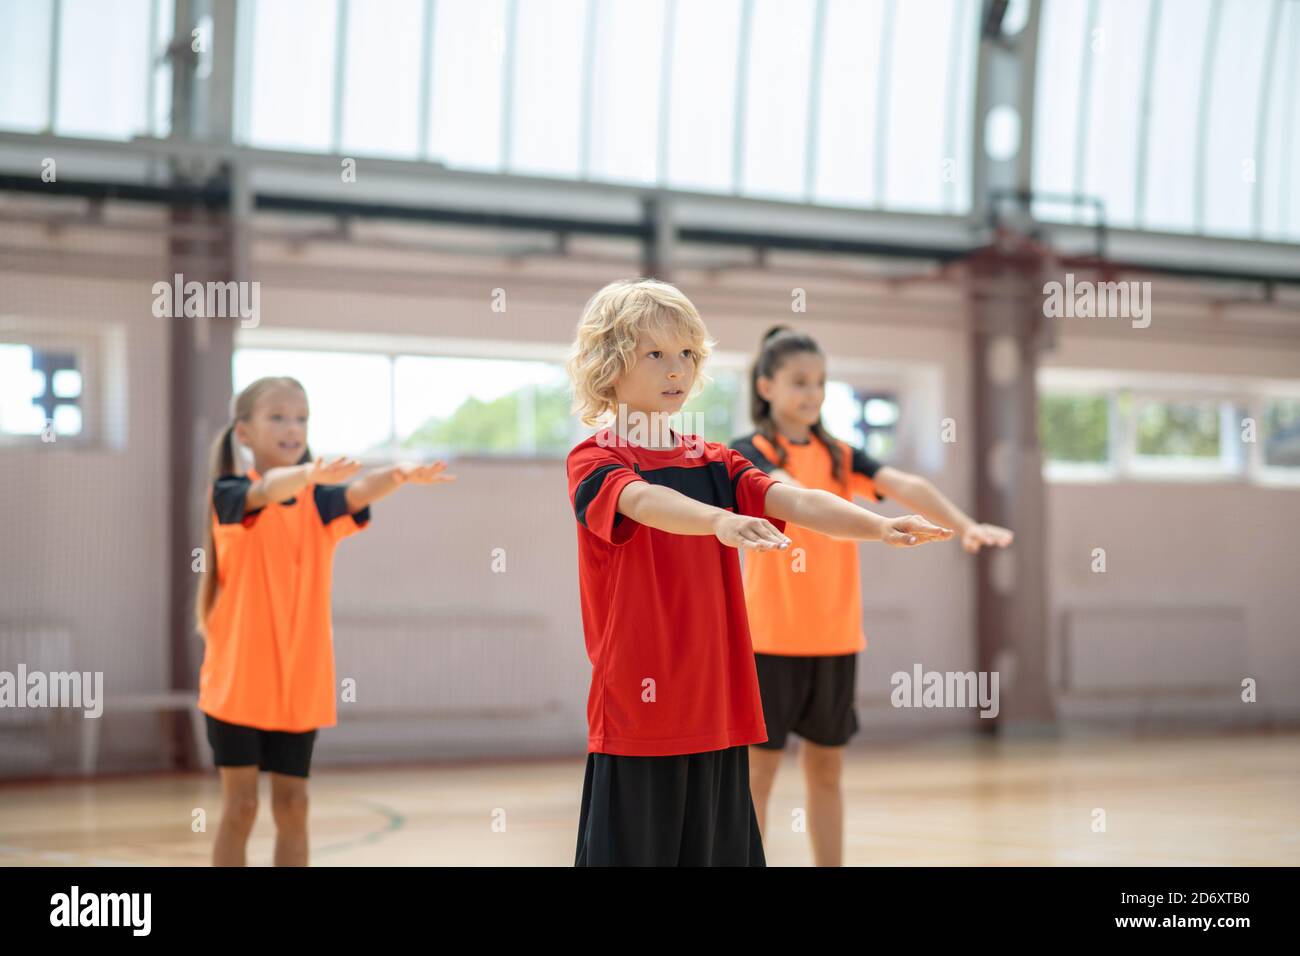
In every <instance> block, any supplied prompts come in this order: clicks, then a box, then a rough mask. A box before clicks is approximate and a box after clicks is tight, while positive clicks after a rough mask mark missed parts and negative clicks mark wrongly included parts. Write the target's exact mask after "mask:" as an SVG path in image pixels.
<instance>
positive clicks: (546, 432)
mask: <svg viewBox="0 0 1300 956" xmlns="http://www.w3.org/2000/svg"><path fill="white" fill-rule="evenodd" d="M395 368H396V379H395V381H396V387H395V390H394V396H395V401H394V414H395V416H396V417H395V421H396V436H395V437H396V440H397V444H398V446H399V447H400V448H401V449H402V451H403V452H406V451H408V450H409V451H419V452H422V453H424V454H426V455H428V456H429V457H436V456H437V455H444V454H453V453H460V454H465V453H476V454H515V455H518V454H525V455H537V454H543V455H564V454H567V453H568V451H569V449H570V448H572V447H573V445H574V444H576V438H575V436H574V434H573V430H574V424H573V423H574V421H575V419H574V418H573V416H572V415H571V414H570V412H569V407H570V403H571V390H570V388H569V380H568V376H567V375H566V374H565V371H564V368H563V367H562V366H561V365H559V364H558V363H555V362H530V361H518V360H509V359H478V358H430V357H427V356H416V355H401V356H398V357H397V358H396V360H395Z"/></svg>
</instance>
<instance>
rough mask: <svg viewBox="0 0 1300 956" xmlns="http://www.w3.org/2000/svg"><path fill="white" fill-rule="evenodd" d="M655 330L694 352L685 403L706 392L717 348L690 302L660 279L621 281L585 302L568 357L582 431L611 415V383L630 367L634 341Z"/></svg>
mask: <svg viewBox="0 0 1300 956" xmlns="http://www.w3.org/2000/svg"><path fill="white" fill-rule="evenodd" d="M656 329H666V330H670V331H673V332H680V333H682V334H683V336H684V337H685V338H686V339H688V340H689V341H690V343H691V348H692V349H693V350H694V351H695V354H696V365H695V368H696V376H695V381H694V383H693V384H692V386H691V392H690V395H688V396H687V398H688V399H689V398H692V397H694V396H695V395H697V394H699V392H700V390H701V389H703V388H704V386H705V384H707V382H708V377H707V376H705V375H704V372H703V368H704V362H705V360H706V359H707V358H708V357H709V355H710V354H711V353H712V351H713V346H714V345H715V344H716V343H714V342H713V340H712V339H710V338H709V330H708V329H706V328H705V327H704V322H703V320H702V319H701V318H700V313H699V312H697V311H696V310H695V306H694V305H692V304H691V300H690V299H688V298H686V296H685V295H683V294H682V292H681V290H680V289H678V288H677V287H676V286H672V285H669V284H668V283H667V282H660V281H659V280H658V279H620V280H619V281H617V282H611V283H610V284H609V285H607V286H605V288H603V289H601V290H600V291H599V292H597V293H596V294H595V295H593V296H592V297H591V299H590V300H589V301H588V302H587V305H586V307H585V308H584V309H583V310H582V319H581V321H579V322H578V337H577V339H576V340H575V341H574V343H573V348H572V350H570V352H569V361H568V363H567V366H566V367H567V368H568V371H569V378H570V379H571V380H572V381H573V411H574V413H575V414H577V415H578V416H579V417H580V418H581V419H582V423H583V424H584V425H587V426H591V427H595V426H597V425H600V424H602V422H603V421H604V420H605V418H606V416H607V415H609V414H611V413H613V412H614V411H615V408H616V405H617V400H616V399H615V397H614V383H615V382H617V381H618V379H619V376H621V375H623V374H624V373H625V372H626V371H627V370H628V369H629V368H631V367H632V364H633V362H634V361H635V359H636V355H635V353H636V342H637V338H638V336H640V335H641V333H643V332H647V331H652V330H656Z"/></svg>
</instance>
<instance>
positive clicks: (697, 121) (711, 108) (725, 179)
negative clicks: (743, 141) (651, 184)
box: [664, 0, 740, 192]
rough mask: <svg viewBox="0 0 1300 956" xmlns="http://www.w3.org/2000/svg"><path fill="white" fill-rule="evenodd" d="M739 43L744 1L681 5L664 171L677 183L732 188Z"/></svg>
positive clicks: (689, 186)
mask: <svg viewBox="0 0 1300 956" xmlns="http://www.w3.org/2000/svg"><path fill="white" fill-rule="evenodd" d="M739 48H740V0H714V2H711V3H678V4H677V13H676V16H675V17H674V26H673V63H672V69H673V74H672V91H671V94H670V95H671V100H670V103H671V109H670V111H669V114H668V126H669V131H668V168H667V169H666V170H664V178H665V179H666V180H667V181H668V182H669V183H671V184H672V185H674V186H677V187H679V188H681V189H703V190H712V191H714V192H728V191H730V190H731V188H732V152H733V148H734V147H733V139H734V137H735V129H736V120H735V113H736V57H737V55H738V52H739Z"/></svg>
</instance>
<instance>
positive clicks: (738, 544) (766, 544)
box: [714, 514, 790, 551]
mask: <svg viewBox="0 0 1300 956" xmlns="http://www.w3.org/2000/svg"><path fill="white" fill-rule="evenodd" d="M714 534H715V535H717V538H718V540H719V541H721V542H722V543H723V544H725V545H728V546H730V547H732V548H750V549H752V550H754V551H784V550H785V549H786V548H788V547H790V539H789V538H787V537H786V536H785V535H783V534H782V533H781V532H780V531H777V530H776V525H774V524H772V522H770V521H768V520H767V519H766V518H753V517H749V516H747V515H736V514H727V515H725V516H724V517H723V518H721V519H720V520H719V521H718V524H717V528H716V530H715V531H714Z"/></svg>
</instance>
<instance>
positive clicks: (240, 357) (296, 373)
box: [234, 349, 393, 458]
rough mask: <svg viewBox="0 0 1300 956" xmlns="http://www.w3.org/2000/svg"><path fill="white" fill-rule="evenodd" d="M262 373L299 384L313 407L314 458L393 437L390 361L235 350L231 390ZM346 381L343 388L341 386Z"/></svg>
mask: <svg viewBox="0 0 1300 956" xmlns="http://www.w3.org/2000/svg"><path fill="white" fill-rule="evenodd" d="M265 375H290V376H293V377H294V378H296V379H297V380H298V381H299V382H301V383H302V386H303V388H304V389H306V391H307V401H308V403H309V406H310V408H311V418H310V420H309V422H308V433H307V434H308V439H307V440H308V443H309V444H310V445H311V451H312V454H313V455H314V456H316V457H317V458H319V457H322V456H326V455H352V456H359V455H364V454H367V453H373V452H376V451H379V450H381V449H383V448H384V447H385V446H386V445H387V444H388V442H389V439H390V437H391V435H392V427H393V421H392V391H391V390H392V361H391V360H390V359H389V358H388V356H386V355H374V354H369V353H351V352H314V351H303V352H297V351H291V350H288V349H236V350H235V358H234V387H235V391H240V390H241V389H243V388H245V387H247V386H248V385H249V384H250V383H252V382H253V381H254V380H255V379H259V378H261V377H263V376H265ZM340 382H346V383H347V386H348V387H347V388H339V383H340Z"/></svg>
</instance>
